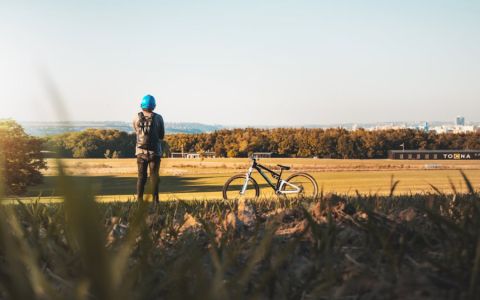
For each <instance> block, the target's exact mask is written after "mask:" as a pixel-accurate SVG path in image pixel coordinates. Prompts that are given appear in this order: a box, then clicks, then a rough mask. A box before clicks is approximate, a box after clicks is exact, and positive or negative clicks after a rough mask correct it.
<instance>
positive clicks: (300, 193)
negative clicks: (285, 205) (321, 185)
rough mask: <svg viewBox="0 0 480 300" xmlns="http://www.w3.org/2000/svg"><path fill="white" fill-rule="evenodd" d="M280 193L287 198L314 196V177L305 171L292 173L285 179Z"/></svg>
mask: <svg viewBox="0 0 480 300" xmlns="http://www.w3.org/2000/svg"><path fill="white" fill-rule="evenodd" d="M285 181H286V182H287V184H285V185H284V186H283V188H282V190H281V194H282V195H284V196H285V197H287V198H316V197H317V196H318V185H317V182H316V181H315V179H314V178H313V177H312V176H311V175H310V174H307V173H294V174H292V175H291V176H290V177H288V178H287V179H286V180H285Z"/></svg>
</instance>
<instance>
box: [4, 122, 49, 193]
mask: <svg viewBox="0 0 480 300" xmlns="http://www.w3.org/2000/svg"><path fill="white" fill-rule="evenodd" d="M41 149H42V141H41V140H40V139H38V138H34V137H31V136H29V135H27V134H26V133H25V131H24V130H23V128H22V127H21V126H20V125H19V124H18V123H16V122H15V121H12V120H1V121H0V157H1V159H0V161H3V163H2V164H1V165H0V168H1V169H2V170H1V172H0V174H3V177H4V180H5V187H6V192H7V194H10V195H21V194H23V193H25V191H26V190H27V187H28V186H31V185H34V184H38V183H41V182H42V173H41V170H42V169H46V163H45V161H44V159H43V156H42V153H41Z"/></svg>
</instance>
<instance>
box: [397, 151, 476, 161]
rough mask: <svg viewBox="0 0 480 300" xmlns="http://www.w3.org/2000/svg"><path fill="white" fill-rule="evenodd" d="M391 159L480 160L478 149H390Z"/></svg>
mask: <svg viewBox="0 0 480 300" xmlns="http://www.w3.org/2000/svg"><path fill="white" fill-rule="evenodd" d="M389 157H390V158H391V159H406V160H409V159H410V160H413V159H414V160H474V159H475V160H476V159H478V160H480V150H392V151H390V153H389Z"/></svg>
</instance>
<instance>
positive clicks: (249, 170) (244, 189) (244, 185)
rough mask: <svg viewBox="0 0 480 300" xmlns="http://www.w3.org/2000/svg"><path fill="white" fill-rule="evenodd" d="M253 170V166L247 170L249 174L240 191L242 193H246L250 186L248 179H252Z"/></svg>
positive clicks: (246, 175)
mask: <svg viewBox="0 0 480 300" xmlns="http://www.w3.org/2000/svg"><path fill="white" fill-rule="evenodd" d="M252 172H253V167H250V168H249V169H248V171H247V174H245V183H244V184H243V187H242V190H241V191H240V195H242V196H243V195H245V192H246V191H247V187H248V181H249V180H250V176H252Z"/></svg>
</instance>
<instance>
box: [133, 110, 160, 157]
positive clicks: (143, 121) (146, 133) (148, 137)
mask: <svg viewBox="0 0 480 300" xmlns="http://www.w3.org/2000/svg"><path fill="white" fill-rule="evenodd" d="M154 116H155V114H152V115H151V116H150V117H146V116H145V115H144V114H143V113H142V112H139V113H138V118H139V124H138V129H139V131H138V132H137V147H138V148H140V149H144V150H151V151H155V150H156V147H157V145H156V141H155V140H154V139H152V132H153V130H154V127H155V126H154V125H155V123H154V122H153V119H154Z"/></svg>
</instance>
